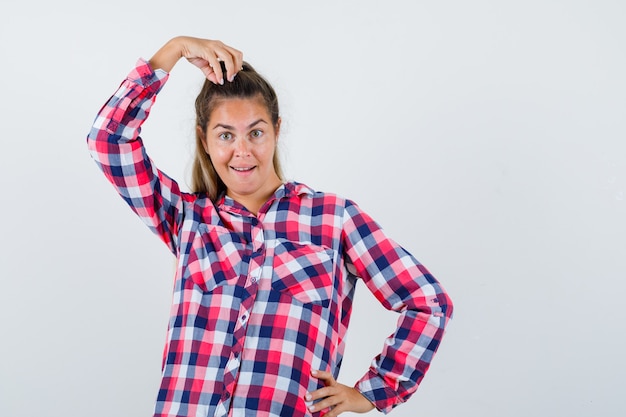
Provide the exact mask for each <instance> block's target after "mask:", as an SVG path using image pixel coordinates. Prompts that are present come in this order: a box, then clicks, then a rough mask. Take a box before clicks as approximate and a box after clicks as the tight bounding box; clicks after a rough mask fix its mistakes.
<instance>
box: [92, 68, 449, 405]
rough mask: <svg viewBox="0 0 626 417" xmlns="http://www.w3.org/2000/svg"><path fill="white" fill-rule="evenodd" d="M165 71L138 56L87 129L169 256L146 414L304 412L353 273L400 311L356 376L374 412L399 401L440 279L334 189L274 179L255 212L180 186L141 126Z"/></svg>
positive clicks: (434, 309) (438, 332) (427, 349)
mask: <svg viewBox="0 0 626 417" xmlns="http://www.w3.org/2000/svg"><path fill="white" fill-rule="evenodd" d="M167 79H168V74H167V73H165V72H163V71H161V70H157V71H152V69H151V68H150V66H149V65H148V63H147V62H146V61H144V60H140V61H139V62H138V64H137V66H136V68H135V69H134V70H133V71H132V72H131V73H130V75H129V76H128V77H127V79H126V80H125V81H124V82H123V83H122V84H121V86H120V87H119V89H118V90H117V92H116V93H115V94H114V95H113V96H112V97H111V98H110V99H109V101H108V102H107V103H106V104H105V105H104V107H103V108H102V109H101V111H100V112H99V114H98V116H97V117H96V119H95V122H94V124H93V127H92V129H91V131H90V133H89V135H88V138H87V142H88V146H89V149H90V152H91V154H92V156H93V158H94V159H95V161H96V162H97V164H98V166H99V167H100V168H101V170H102V171H103V172H104V174H105V175H106V177H107V178H108V180H109V181H110V182H111V183H112V184H113V185H114V187H115V188H116V189H117V191H118V192H119V194H120V195H121V196H122V197H123V198H124V200H125V201H126V202H127V203H128V204H129V205H130V207H131V208H132V209H133V210H134V211H135V213H137V215H139V217H140V218H141V219H142V220H143V221H144V222H145V223H146V224H147V225H148V226H149V227H150V229H152V231H153V232H154V233H156V234H157V235H158V236H159V237H160V238H161V239H162V240H163V242H165V244H166V245H167V246H168V247H169V249H170V250H171V251H172V253H173V254H174V255H175V256H176V257H177V258H178V261H177V269H176V275H175V286H174V296H173V304H172V309H171V318H170V321H169V328H168V333H167V344H166V348H165V354H164V363H163V371H162V383H161V387H160V390H159V392H158V398H157V402H156V408H155V414H154V415H155V416H185V417H187V416H195V417H198V416H203V417H206V416H220V417H221V416H235V417H238V416H256V417H258V416H289V417H294V416H311V413H310V412H309V411H308V409H307V403H306V402H305V398H304V397H305V394H306V393H307V392H312V391H314V390H316V389H318V388H320V387H321V386H320V385H319V383H318V380H317V379H315V378H313V377H311V376H310V371H311V370H312V369H322V370H327V371H330V372H332V373H333V374H334V375H335V377H337V375H338V373H339V369H340V366H341V362H342V358H343V353H344V348H345V343H344V335H345V334H346V330H347V326H348V323H349V320H350V313H351V307H352V300H353V295H354V290H355V285H356V283H357V280H358V279H361V280H362V281H363V282H364V283H365V285H366V286H367V288H368V289H369V290H370V291H371V292H372V293H373V294H374V295H375V296H376V298H377V299H378V300H379V301H380V302H381V303H382V304H383V305H384V306H385V307H386V308H387V309H390V310H394V311H397V312H398V313H399V320H398V326H397V328H396V329H395V332H394V334H393V335H392V336H391V337H390V338H389V339H388V340H387V343H385V347H384V350H383V351H382V352H381V353H380V355H379V356H377V357H376V358H375V359H374V360H373V361H372V364H371V367H370V369H369V370H368V371H367V372H366V373H365V375H364V376H363V377H362V378H361V379H360V380H359V381H358V382H357V383H356V385H355V387H356V388H357V389H358V390H359V391H360V392H361V393H363V395H365V396H366V397H367V398H368V399H369V400H370V401H372V402H373V403H374V404H375V405H376V407H377V408H378V409H379V410H381V411H383V412H388V411H390V410H391V409H392V408H393V407H395V406H396V405H398V404H400V403H403V402H404V401H406V400H407V399H408V398H409V397H410V396H411V394H412V393H413V392H414V391H415V390H416V389H417V386H418V384H419V382H420V381H421V379H422V378H423V376H424V374H425V372H426V370H427V369H428V367H429V365H430V363H431V359H432V357H433V355H434V353H435V351H436V350H437V347H438V346H439V343H440V341H441V338H442V336H443V333H444V327H445V325H446V324H447V322H448V320H449V318H450V316H451V314H452V303H451V301H450V299H449V298H448V296H447V294H446V293H445V291H444V290H443V289H442V287H441V286H440V284H439V283H438V282H437V281H436V280H435V278H434V277H433V276H432V275H431V274H430V273H429V272H428V271H427V270H426V268H424V266H422V265H421V264H420V263H419V262H418V261H417V260H416V259H414V258H413V256H411V255H410V254H409V253H408V252H407V251H405V250H404V249H403V248H402V247H400V246H399V245H398V244H396V243H395V242H393V241H392V240H391V239H389V238H388V237H386V236H385V234H384V233H383V231H382V230H381V228H380V227H379V226H378V225H377V224H376V223H375V222H374V221H373V220H372V219H371V218H370V217H369V216H368V215H367V214H365V213H364V212H363V211H362V210H360V209H359V207H358V206H357V205H356V204H354V203H353V202H351V201H350V200H346V199H343V198H340V197H338V196H336V195H333V194H326V193H320V192H315V191H313V190H312V189H310V188H309V187H307V186H305V185H303V184H298V183H293V182H290V183H286V184H284V185H283V186H281V187H280V188H279V189H278V190H276V192H275V194H274V195H273V197H272V198H270V200H269V201H267V203H266V204H265V205H264V206H263V207H262V208H261V210H260V211H259V213H258V216H254V215H252V214H251V213H250V212H248V210H246V208H245V207H243V206H241V205H240V204H238V203H237V202H236V201H234V200H232V199H230V198H229V197H226V196H223V197H221V198H220V199H219V200H218V201H217V202H215V203H213V202H212V201H210V200H209V199H208V198H207V197H206V196H205V195H202V194H191V193H186V192H182V191H181V190H180V188H179V186H178V184H177V183H176V182H175V181H173V180H172V179H171V178H169V177H167V176H166V175H165V174H164V173H163V172H161V171H159V170H158V169H157V168H156V167H155V165H154V164H153V163H152V161H151V160H150V159H149V157H148V156H147V154H146V152H145V149H144V147H143V144H142V140H141V138H140V137H139V133H140V127H141V125H142V123H143V122H144V121H145V120H146V118H147V117H148V113H149V111H150V108H151V106H152V105H153V103H154V101H155V99H156V95H157V93H158V92H159V90H160V89H161V88H162V86H163V85H164V84H165V82H166V81H167ZM316 414H317V415H320V414H319V413H316ZM322 414H323V413H322Z"/></svg>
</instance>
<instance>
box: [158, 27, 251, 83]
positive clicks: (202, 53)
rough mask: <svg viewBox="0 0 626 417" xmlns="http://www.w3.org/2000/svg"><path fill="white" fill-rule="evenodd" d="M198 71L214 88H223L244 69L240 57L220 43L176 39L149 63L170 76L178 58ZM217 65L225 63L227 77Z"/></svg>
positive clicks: (241, 57)
mask: <svg viewBox="0 0 626 417" xmlns="http://www.w3.org/2000/svg"><path fill="white" fill-rule="evenodd" d="M183 57H184V58H186V59H187V61H189V62H190V63H192V64H193V65H195V66H196V67H198V68H200V70H201V71H202V73H203V74H204V76H205V77H206V78H207V79H208V80H209V81H211V82H213V83H215V84H223V83H224V80H225V78H226V76H228V81H232V80H233V79H234V78H235V75H236V74H237V72H239V71H240V70H241V67H242V65H243V53H241V51H239V50H237V49H235V48H233V47H232V46H228V45H226V44H224V43H223V42H221V41H218V40H211V39H201V38H193V37H190V36H177V37H175V38H173V39H171V40H169V41H168V42H167V43H166V44H165V45H163V46H162V47H161V49H159V50H158V51H157V52H156V53H155V54H154V56H153V57H152V58H151V59H150V65H151V66H152V68H153V69H158V68H160V69H162V70H164V71H166V72H170V71H171V70H172V68H173V67H174V65H175V64H176V62H178V60H179V59H180V58H183ZM220 61H222V62H224V66H225V67H226V74H223V72H222V67H221V65H220Z"/></svg>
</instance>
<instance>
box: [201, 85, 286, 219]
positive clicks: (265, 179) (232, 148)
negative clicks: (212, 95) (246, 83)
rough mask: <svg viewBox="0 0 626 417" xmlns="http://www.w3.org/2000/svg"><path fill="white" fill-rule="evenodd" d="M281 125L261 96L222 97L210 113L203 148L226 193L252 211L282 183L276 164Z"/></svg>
mask: <svg viewBox="0 0 626 417" xmlns="http://www.w3.org/2000/svg"><path fill="white" fill-rule="evenodd" d="M279 128H280V120H279V121H278V125H277V126H273V125H272V120H271V117H270V114H269V112H268V110H267V107H266V106H265V103H264V102H263V100H262V99H261V98H260V97H258V98H256V97H255V98H245V99H242V98H229V99H222V100H219V101H217V102H216V104H215V106H214V108H213V110H212V111H211V114H210V116H209V123H208V125H207V126H206V132H205V136H204V149H205V151H206V152H207V153H208V154H209V157H210V158H211V161H212V162H213V166H214V167H215V171H216V172H217V175H219V177H220V179H221V180H222V181H223V182H224V184H225V185H226V189H227V191H226V193H227V195H228V196H229V197H231V198H233V199H234V200H236V201H238V202H240V203H241V204H243V205H244V206H246V207H247V208H248V209H250V210H253V211H254V210H258V208H259V207H260V206H261V205H262V204H263V203H264V202H265V201H267V199H268V198H269V197H270V196H271V195H272V194H273V193H274V191H276V189H277V188H278V187H279V186H280V185H281V180H280V178H279V177H278V175H277V174H276V171H275V169H274V163H273V158H274V151H275V149H276V144H277V142H278V131H279ZM255 207H256V208H255Z"/></svg>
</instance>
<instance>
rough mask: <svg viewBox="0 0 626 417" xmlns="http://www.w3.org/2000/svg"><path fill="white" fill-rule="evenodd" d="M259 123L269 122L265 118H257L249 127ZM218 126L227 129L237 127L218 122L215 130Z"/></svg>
mask: <svg viewBox="0 0 626 417" xmlns="http://www.w3.org/2000/svg"><path fill="white" fill-rule="evenodd" d="M259 123H265V124H268V123H267V122H266V121H265V119H259V120H256V121H254V122H252V123H250V124H249V125H248V129H250V128H251V127H253V126H255V125H257V124H259ZM218 128H222V129H227V130H233V129H235V128H234V127H233V126H231V125H225V124H223V123H218V124H216V125H215V126H213V130H215V129H218Z"/></svg>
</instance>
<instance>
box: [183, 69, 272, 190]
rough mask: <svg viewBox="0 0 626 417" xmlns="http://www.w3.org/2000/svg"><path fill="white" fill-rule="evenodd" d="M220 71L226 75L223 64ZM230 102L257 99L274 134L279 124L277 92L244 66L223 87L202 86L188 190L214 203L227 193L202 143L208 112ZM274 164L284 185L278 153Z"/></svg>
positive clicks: (197, 110)
mask: <svg viewBox="0 0 626 417" xmlns="http://www.w3.org/2000/svg"><path fill="white" fill-rule="evenodd" d="M222 71H223V72H224V74H226V69H225V68H224V66H223V63H222ZM224 78H226V77H224ZM229 98H259V99H260V100H261V101H262V102H263V104H265V106H266V107H267V111H268V113H269V115H270V118H271V120H272V124H273V125H274V129H276V131H277V132H278V124H279V120H280V115H279V112H278V98H277V96H276V92H275V91H274V89H273V88H272V86H271V85H270V84H269V83H268V82H267V80H265V78H263V77H262V76H261V75H260V74H259V73H258V72H256V71H255V70H254V68H252V66H251V65H250V64H248V63H247V62H244V63H243V69H242V70H241V71H239V72H238V73H237V76H236V77H235V79H234V80H233V81H232V82H228V81H225V82H224V84H223V85H217V84H213V83H212V82H210V81H209V80H206V81H205V82H204V85H203V86H202V89H201V90H200V94H198V97H196V152H195V155H194V160H193V167H192V171H191V190H192V192H194V193H205V194H207V195H208V197H209V198H210V199H211V200H212V201H213V202H215V201H216V200H217V198H219V197H220V196H221V195H222V193H224V192H226V185H225V184H224V182H223V181H222V180H221V178H220V177H219V175H217V172H216V171H215V167H214V166H213V162H212V161H211V158H210V156H209V155H208V154H207V153H206V151H205V148H204V144H203V140H204V138H205V136H206V129H207V126H208V124H209V117H210V116H211V112H212V111H213V109H214V108H215V106H216V105H218V104H219V101H220V100H221V99H229ZM273 163H274V170H275V171H276V175H278V178H280V179H281V181H283V180H284V176H283V171H282V167H281V166H280V158H279V155H278V149H276V150H275V151H274V159H273Z"/></svg>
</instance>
